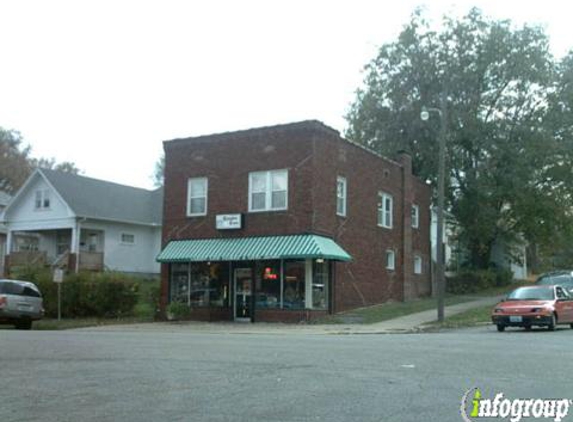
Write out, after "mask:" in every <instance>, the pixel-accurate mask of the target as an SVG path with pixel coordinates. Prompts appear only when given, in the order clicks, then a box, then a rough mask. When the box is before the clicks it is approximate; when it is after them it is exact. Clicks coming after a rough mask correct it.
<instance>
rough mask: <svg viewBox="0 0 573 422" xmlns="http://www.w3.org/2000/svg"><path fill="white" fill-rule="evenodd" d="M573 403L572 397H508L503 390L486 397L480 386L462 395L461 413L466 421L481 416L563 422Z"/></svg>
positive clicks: (514, 421) (473, 421) (515, 421)
mask: <svg viewBox="0 0 573 422" xmlns="http://www.w3.org/2000/svg"><path fill="white" fill-rule="evenodd" d="M571 404H573V401H572V400H570V399H508V398H505V395H504V393H502V392H499V393H496V394H494V396H493V399H486V398H483V397H482V393H481V391H480V389H479V388H471V389H469V390H468V391H466V392H465V393H464V395H463V396H462V403H461V407H460V413H461V416H462V419H463V420H464V421H465V422H475V421H476V420H478V419H480V418H500V419H507V418H509V420H510V421H511V422H519V421H521V419H522V418H534V419H552V420H553V421H555V422H561V421H562V420H563V418H565V417H566V416H567V415H568V414H569V407H570V406H571Z"/></svg>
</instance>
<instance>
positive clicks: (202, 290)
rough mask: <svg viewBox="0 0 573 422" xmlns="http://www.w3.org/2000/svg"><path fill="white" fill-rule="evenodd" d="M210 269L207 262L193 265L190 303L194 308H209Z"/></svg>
mask: <svg viewBox="0 0 573 422" xmlns="http://www.w3.org/2000/svg"><path fill="white" fill-rule="evenodd" d="M209 276H210V269H209V265H207V263H206V262H193V263H192V264H191V290H190V294H189V296H190V303H191V307H193V308H202V307H205V306H209Z"/></svg>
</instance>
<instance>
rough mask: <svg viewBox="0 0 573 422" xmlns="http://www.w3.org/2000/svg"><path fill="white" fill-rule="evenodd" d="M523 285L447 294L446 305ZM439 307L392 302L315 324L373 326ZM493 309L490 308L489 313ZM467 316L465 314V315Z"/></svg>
mask: <svg viewBox="0 0 573 422" xmlns="http://www.w3.org/2000/svg"><path fill="white" fill-rule="evenodd" d="M520 285H522V283H519V284H512V285H510V286H503V287H495V288H491V289H487V290H483V291H481V292H478V293H473V294H468V295H452V294H447V295H446V298H445V301H444V303H445V305H446V306H448V305H456V304H458V303H464V302H470V301H472V300H476V299H480V298H483V297H492V296H501V295H505V294H507V293H509V292H510V291H512V290H513V289H515V288H516V287H519V286H520ZM436 307H437V302H436V299H435V298H424V299H418V300H413V301H410V302H390V303H384V304H381V305H374V306H369V307H366V308H359V309H353V310H352V311H348V312H343V313H340V314H336V315H329V316H327V317H324V318H321V319H319V320H317V321H315V323H317V324H373V323H376V322H382V321H386V320H389V319H393V318H398V317H401V316H405V315H409V314H414V313H417V312H423V311H428V310H430V309H435V308H436ZM489 310H491V307H488V312H489ZM460 315H461V314H460ZM464 315H465V313H464ZM467 318H468V323H470V321H472V319H471V318H476V322H475V323H477V322H478V320H481V321H485V320H487V319H483V317H482V316H481V314H479V313H477V314H476V315H475V316H473V315H472V314H471V312H470V315H468V316H467ZM457 321H458V320H453V321H452V326H453V324H462V323H463V321H461V320H460V321H459V322H457Z"/></svg>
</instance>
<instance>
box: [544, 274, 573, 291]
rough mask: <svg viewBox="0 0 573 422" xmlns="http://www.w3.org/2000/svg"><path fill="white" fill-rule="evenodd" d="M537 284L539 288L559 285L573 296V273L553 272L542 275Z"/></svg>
mask: <svg viewBox="0 0 573 422" xmlns="http://www.w3.org/2000/svg"><path fill="white" fill-rule="evenodd" d="M535 284H537V285H539V286H550V285H559V286H562V287H564V288H565V289H567V290H568V291H569V294H570V295H573V271H571V270H567V271H553V272H550V273H545V274H541V275H540V276H539V278H538V279H537V281H536V282H535Z"/></svg>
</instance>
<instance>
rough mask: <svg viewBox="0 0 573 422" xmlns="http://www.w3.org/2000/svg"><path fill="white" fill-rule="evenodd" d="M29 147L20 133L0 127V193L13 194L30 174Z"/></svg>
mask: <svg viewBox="0 0 573 422" xmlns="http://www.w3.org/2000/svg"><path fill="white" fill-rule="evenodd" d="M30 171H31V166H30V147H29V146H24V145H23V144H22V137H21V136H20V133H19V132H17V131H14V130H6V129H3V128H1V127H0V191H4V192H8V193H10V194H12V193H14V192H15V191H16V190H18V188H19V187H20V186H21V185H22V184H23V183H24V182H25V181H26V178H27V177H28V175H29V174H30Z"/></svg>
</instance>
